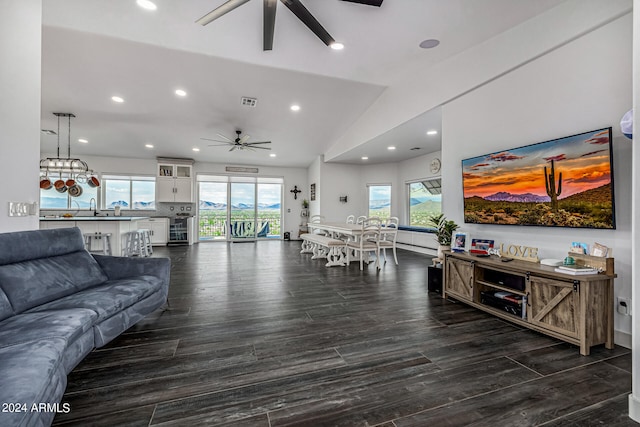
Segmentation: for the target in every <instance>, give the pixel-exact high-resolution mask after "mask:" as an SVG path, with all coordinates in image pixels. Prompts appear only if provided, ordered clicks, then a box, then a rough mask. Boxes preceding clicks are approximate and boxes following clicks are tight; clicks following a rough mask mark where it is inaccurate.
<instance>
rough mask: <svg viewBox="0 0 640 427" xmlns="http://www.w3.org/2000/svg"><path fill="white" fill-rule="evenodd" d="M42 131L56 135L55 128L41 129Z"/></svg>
mask: <svg viewBox="0 0 640 427" xmlns="http://www.w3.org/2000/svg"><path fill="white" fill-rule="evenodd" d="M41 131H42V133H44V134H45V135H57V133H56V131H55V130H51V129H41Z"/></svg>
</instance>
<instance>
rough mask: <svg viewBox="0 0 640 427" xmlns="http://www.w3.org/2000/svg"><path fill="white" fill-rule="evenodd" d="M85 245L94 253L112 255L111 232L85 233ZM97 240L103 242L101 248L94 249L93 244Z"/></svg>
mask: <svg viewBox="0 0 640 427" xmlns="http://www.w3.org/2000/svg"><path fill="white" fill-rule="evenodd" d="M83 236H84V246H85V248H86V249H87V251H89V252H91V253H94V254H102V255H111V233H100V232H95V233H84V234H83ZM95 241H100V242H101V243H102V249H101V250H94V249H93V244H94V242H95Z"/></svg>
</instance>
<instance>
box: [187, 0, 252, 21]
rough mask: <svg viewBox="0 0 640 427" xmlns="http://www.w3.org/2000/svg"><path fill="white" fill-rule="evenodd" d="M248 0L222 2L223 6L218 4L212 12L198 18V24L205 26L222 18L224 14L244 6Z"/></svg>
mask: <svg viewBox="0 0 640 427" xmlns="http://www.w3.org/2000/svg"><path fill="white" fill-rule="evenodd" d="M248 1H249V0H228V1H227V2H226V3H224V4H222V5H221V6H218V7H217V8H215V9H213V10H212V11H211V12H209V13H207V14H206V15H204V16H203V17H202V18H200V19H198V20H197V21H196V24H200V25H202V26H205V25H207V24H208V23H210V22H211V21H214V20H216V19H218V18H220V17H221V16H222V15H224V14H226V13H229V12H231V11H232V10H233V9H235V8H237V7H239V6H242V5H243V4H245V3H246V2H248Z"/></svg>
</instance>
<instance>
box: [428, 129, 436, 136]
mask: <svg viewBox="0 0 640 427" xmlns="http://www.w3.org/2000/svg"><path fill="white" fill-rule="evenodd" d="M437 134H438V131H437V130H430V131H427V135H437Z"/></svg>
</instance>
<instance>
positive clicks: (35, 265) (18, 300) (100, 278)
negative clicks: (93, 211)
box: [0, 249, 107, 313]
mask: <svg viewBox="0 0 640 427" xmlns="http://www.w3.org/2000/svg"><path fill="white" fill-rule="evenodd" d="M106 280H107V276H106V275H105V274H104V272H103V271H102V269H101V268H100V266H99V265H98V263H97V262H96V260H95V259H93V257H92V256H91V254H89V252H87V251H85V250H84V249H83V250H80V251H76V252H72V253H68V254H65V255H58V256H52V257H49V258H41V259H32V260H29V261H22V262H17V263H14V264H7V265H1V266H0V288H2V290H3V291H4V293H5V294H6V295H7V297H8V298H9V301H10V302H11V305H12V306H13V310H14V312H15V313H21V312H23V311H25V310H28V309H30V308H32V307H35V306H38V305H41V304H44V303H47V302H49V301H53V300H56V299H58V298H62V297H64V296H66V295H70V294H73V293H75V292H78V291H79V290H83V289H86V288H88V287H91V286H95V285H98V284H100V283H103V282H105V281H106Z"/></svg>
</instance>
